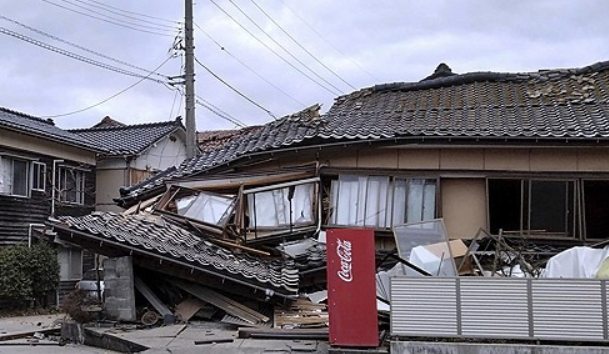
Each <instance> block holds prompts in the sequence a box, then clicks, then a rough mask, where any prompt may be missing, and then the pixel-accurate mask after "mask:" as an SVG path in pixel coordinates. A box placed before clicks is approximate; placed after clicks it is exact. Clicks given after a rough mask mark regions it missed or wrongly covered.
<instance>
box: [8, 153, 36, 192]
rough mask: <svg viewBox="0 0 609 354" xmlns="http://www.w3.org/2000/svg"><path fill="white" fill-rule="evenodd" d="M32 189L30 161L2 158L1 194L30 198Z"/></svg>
mask: <svg viewBox="0 0 609 354" xmlns="http://www.w3.org/2000/svg"><path fill="white" fill-rule="evenodd" d="M30 188H31V178H30V161H28V160H23V159H17V158H13V157H10V156H2V157H0V194H5V195H11V196H17V197H29V196H30Z"/></svg>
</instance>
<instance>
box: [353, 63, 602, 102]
mask: <svg viewBox="0 0 609 354" xmlns="http://www.w3.org/2000/svg"><path fill="white" fill-rule="evenodd" d="M604 70H609V60H608V61H600V62H597V63H594V64H591V65H587V66H584V67H580V68H566V69H549V70H548V69H541V70H537V71H530V72H495V71H473V72H468V73H463V74H455V75H451V76H442V77H437V78H432V79H427V78H425V79H423V80H421V81H411V82H393V83H387V84H379V85H374V86H372V87H368V88H362V89H360V90H358V91H366V90H372V91H411V90H426V89H433V88H439V87H444V86H450V85H464V84H471V83H474V82H481V81H490V82H521V81H528V80H542V81H546V80H556V79H559V78H562V77H565V76H571V75H583V74H588V73H591V72H600V71H604ZM356 92H357V91H356ZM353 93H355V92H353ZM353 93H351V94H353ZM351 94H347V95H344V96H349V95H351ZM344 96H341V97H344Z"/></svg>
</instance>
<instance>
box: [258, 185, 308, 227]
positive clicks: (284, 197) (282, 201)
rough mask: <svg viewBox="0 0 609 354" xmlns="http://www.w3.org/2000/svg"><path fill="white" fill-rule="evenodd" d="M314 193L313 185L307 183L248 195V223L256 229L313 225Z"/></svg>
mask: <svg viewBox="0 0 609 354" xmlns="http://www.w3.org/2000/svg"><path fill="white" fill-rule="evenodd" d="M290 190H293V194H291V192H290ZM314 193H315V185H314V184H312V183H308V184H301V185H296V186H293V187H287V188H282V189H275V190H271V191H265V192H259V193H255V194H250V195H248V208H249V214H250V222H251V224H252V226H253V227H257V228H260V227H280V226H289V225H290V223H291V224H292V225H294V226H296V225H299V226H303V225H311V224H314V223H315V218H314V215H313V198H314ZM290 197H291V200H290ZM290 213H291V215H290Z"/></svg>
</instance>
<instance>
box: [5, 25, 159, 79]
mask: <svg viewBox="0 0 609 354" xmlns="http://www.w3.org/2000/svg"><path fill="white" fill-rule="evenodd" d="M0 19H2V20H5V21H8V22H11V23H13V24H16V25H18V26H21V27H23V28H25V29H28V30H30V31H32V32H36V33H38V34H40V35H43V36H45V37H48V38H51V39H54V40H56V41H59V42H62V43H65V44H67V45H70V46H72V47H75V48H78V49H80V50H82V51H85V52H88V53H91V54H94V55H97V56H99V57H102V58H104V59H108V60H111V61H113V62H115V63H119V64H122V65H125V66H128V67H130V68H132V69H137V70H141V71H145V72H149V70H148V69H144V68H142V67H139V66H136V65H133V64H129V63H127V62H125V61H122V60H118V59H115V58H112V57H110V56H107V55H105V54H102V53H99V52H96V51H94V50H91V49H88V48H85V47H83V46H80V45H78V44H75V43H72V42H70V41H67V40H65V39H61V38H59V37H57V36H54V35H52V34H49V33H46V32H44V31H41V30H38V29H36V28H33V27H30V26H28V25H26V24H23V23H21V22H19V21H15V20H13V19H10V18H8V17H5V16H2V15H0ZM155 75H156V76H158V77H162V78H164V79H168V77H167V76H166V75H161V74H157V73H155Z"/></svg>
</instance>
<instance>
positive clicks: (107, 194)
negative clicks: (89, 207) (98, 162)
mask: <svg viewBox="0 0 609 354" xmlns="http://www.w3.org/2000/svg"><path fill="white" fill-rule="evenodd" d="M96 178H97V179H96V186H95V187H96V189H97V191H96V194H95V209H97V210H103V211H116V212H120V211H122V210H123V209H122V208H120V207H118V206H116V205H115V204H114V201H113V200H112V199H113V198H117V197H119V196H120V193H119V188H120V187H122V186H124V185H125V183H124V181H125V170H123V169H117V170H112V169H102V170H100V169H98V170H97V176H96Z"/></svg>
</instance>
